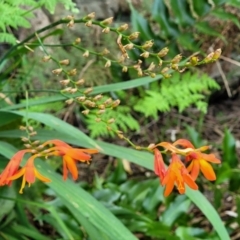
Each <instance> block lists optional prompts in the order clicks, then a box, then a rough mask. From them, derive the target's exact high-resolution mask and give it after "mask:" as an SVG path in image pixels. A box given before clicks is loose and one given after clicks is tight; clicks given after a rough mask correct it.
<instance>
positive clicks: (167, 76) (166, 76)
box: [163, 73, 172, 78]
mask: <svg viewBox="0 0 240 240" xmlns="http://www.w3.org/2000/svg"><path fill="white" fill-rule="evenodd" d="M171 76H172V75H171V74H167V73H166V74H163V77H164V78H170V77H171Z"/></svg>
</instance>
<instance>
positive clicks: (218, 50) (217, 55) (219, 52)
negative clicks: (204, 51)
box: [212, 48, 222, 61]
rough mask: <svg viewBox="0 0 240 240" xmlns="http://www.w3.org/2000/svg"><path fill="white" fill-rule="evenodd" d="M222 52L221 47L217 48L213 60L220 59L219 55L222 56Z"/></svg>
mask: <svg viewBox="0 0 240 240" xmlns="http://www.w3.org/2000/svg"><path fill="white" fill-rule="evenodd" d="M221 53H222V50H221V48H219V49H217V50H216V51H215V52H214V54H213V57H212V60H214V61H216V60H218V59H219V57H220V56H221Z"/></svg>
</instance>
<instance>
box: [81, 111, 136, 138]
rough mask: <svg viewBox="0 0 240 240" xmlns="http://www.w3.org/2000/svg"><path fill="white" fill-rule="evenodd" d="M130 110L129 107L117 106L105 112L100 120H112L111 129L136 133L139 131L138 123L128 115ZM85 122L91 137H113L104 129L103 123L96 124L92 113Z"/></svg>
mask: <svg viewBox="0 0 240 240" xmlns="http://www.w3.org/2000/svg"><path fill="white" fill-rule="evenodd" d="M130 110H131V109H130V107H129V106H118V107H117V108H115V109H112V110H107V111H106V113H105V114H104V115H103V116H102V119H106V120H108V119H111V118H114V119H115V122H114V123H112V124H111V127H112V128H113V129H121V131H123V132H127V131H128V130H131V131H138V130H139V129H140V126H139V123H138V121H137V120H136V119H134V117H133V116H132V115H131V114H130ZM100 117H101V116H100ZM86 122H87V126H88V129H89V131H90V136H91V137H93V138H96V137H99V136H105V137H106V136H112V137H113V136H114V134H113V133H112V132H111V131H109V130H108V129H107V128H106V124H105V123H104V122H96V115H95V114H94V113H93V114H89V115H88V117H87V119H86Z"/></svg>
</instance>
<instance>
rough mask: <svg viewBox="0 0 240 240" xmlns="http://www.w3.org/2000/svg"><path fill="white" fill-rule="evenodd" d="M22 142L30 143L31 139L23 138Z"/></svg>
mask: <svg viewBox="0 0 240 240" xmlns="http://www.w3.org/2000/svg"><path fill="white" fill-rule="evenodd" d="M21 140H22V141H23V142H28V140H29V139H28V138H26V137H22V138H21Z"/></svg>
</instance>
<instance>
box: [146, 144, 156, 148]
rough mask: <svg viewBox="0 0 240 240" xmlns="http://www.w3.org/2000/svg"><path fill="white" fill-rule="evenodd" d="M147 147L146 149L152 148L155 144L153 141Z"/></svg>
mask: <svg viewBox="0 0 240 240" xmlns="http://www.w3.org/2000/svg"><path fill="white" fill-rule="evenodd" d="M147 148H148V149H153V148H155V144H154V143H150V144H149V145H148V147H147Z"/></svg>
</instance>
